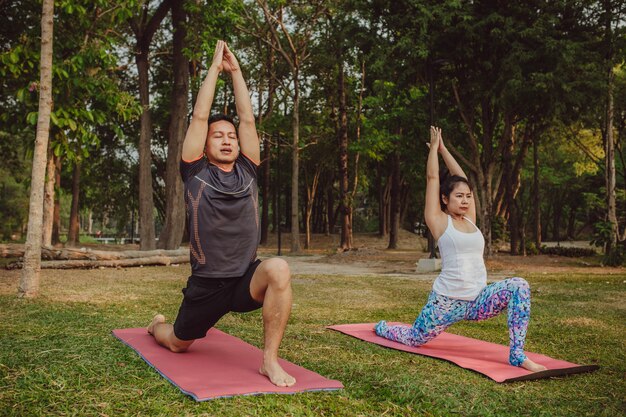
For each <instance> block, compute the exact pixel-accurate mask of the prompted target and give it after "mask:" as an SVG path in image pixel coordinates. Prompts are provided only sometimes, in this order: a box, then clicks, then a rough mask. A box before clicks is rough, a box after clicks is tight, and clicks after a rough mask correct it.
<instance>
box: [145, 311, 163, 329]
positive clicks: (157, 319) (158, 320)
mask: <svg viewBox="0 0 626 417" xmlns="http://www.w3.org/2000/svg"><path fill="white" fill-rule="evenodd" d="M159 323H165V316H164V315H163V314H157V315H156V316H154V318H153V319H152V323H150V324H149V325H148V327H147V330H148V333H150V334H153V333H152V332H153V330H154V326H156V325H157V324H159Z"/></svg>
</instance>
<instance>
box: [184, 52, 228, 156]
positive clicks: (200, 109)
mask: <svg viewBox="0 0 626 417" xmlns="http://www.w3.org/2000/svg"><path fill="white" fill-rule="evenodd" d="M225 45H226V44H225V43H224V41H217V45H216V46H215V53H214V54H213V62H212V63H211V66H210V67H209V73H208V74H207V76H206V78H205V79H204V82H203V83H202V86H201V87H200V91H198V97H197V98H196V104H195V105H194V107H193V115H192V116H191V122H190V123H189V128H188V129H187V134H186V135H185V141H184V142H183V153H182V158H183V161H195V160H197V159H198V158H200V157H201V156H202V154H203V153H204V147H205V144H206V137H207V133H208V131H209V127H208V125H207V120H209V116H210V114H211V105H212V104H213V97H214V96H215V85H216V84H217V77H218V76H219V75H220V72H221V71H222V69H223V64H222V60H223V56H224V47H225Z"/></svg>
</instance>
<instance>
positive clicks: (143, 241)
mask: <svg viewBox="0 0 626 417" xmlns="http://www.w3.org/2000/svg"><path fill="white" fill-rule="evenodd" d="M169 8H170V1H169V0H164V1H162V2H161V3H160V4H159V6H158V7H157V9H156V10H155V12H154V14H153V15H152V17H150V18H148V11H149V10H148V4H147V2H146V3H144V4H143V6H142V10H141V15H140V16H139V17H133V18H132V19H131V20H130V25H131V28H132V30H133V32H134V34H135V41H136V48H137V49H136V51H135V63H136V64H137V74H138V76H139V102H140V104H141V107H142V112H141V119H140V123H141V129H140V133H139V146H138V152H139V238H140V247H141V249H142V250H152V249H154V248H155V247H156V242H155V230H154V195H153V191H152V152H151V148H150V145H151V141H152V118H151V114H150V74H149V69H150V63H149V54H150V44H151V43H152V38H153V36H154V33H155V32H156V30H157V28H158V27H159V25H160V24H161V22H162V21H163V19H164V18H165V16H166V15H167V12H168V11H169Z"/></svg>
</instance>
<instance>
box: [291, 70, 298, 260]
mask: <svg viewBox="0 0 626 417" xmlns="http://www.w3.org/2000/svg"><path fill="white" fill-rule="evenodd" d="M299 77H300V75H299V72H298V69H296V70H295V71H294V74H293V82H294V88H293V90H294V91H293V119H292V122H291V127H292V130H293V141H292V143H291V146H292V148H291V252H292V253H298V252H300V222H299V221H298V213H299V210H298V208H299V207H298V204H299V203H298V197H299V195H298V194H299V193H298V180H299V171H300V162H299V158H300V86H299Z"/></svg>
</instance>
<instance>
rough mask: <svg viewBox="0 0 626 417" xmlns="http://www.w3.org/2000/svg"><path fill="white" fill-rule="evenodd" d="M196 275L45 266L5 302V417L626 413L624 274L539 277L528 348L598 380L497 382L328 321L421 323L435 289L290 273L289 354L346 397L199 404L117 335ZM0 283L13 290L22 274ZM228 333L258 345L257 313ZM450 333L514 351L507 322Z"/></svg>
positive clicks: (0, 340) (0, 385)
mask: <svg viewBox="0 0 626 417" xmlns="http://www.w3.org/2000/svg"><path fill="white" fill-rule="evenodd" d="M187 272H188V271H187V268H186V267H181V268H172V267H169V268H167V267H163V268H136V269H126V270H112V269H107V270H94V271H69V272H68V271H44V272H43V276H42V295H41V297H39V298H38V299H36V300H19V299H16V298H15V296H14V294H13V293H12V292H11V291H9V290H6V288H8V286H6V285H5V291H4V295H0V347H1V349H0V415H15V416H51V415H55V416H62V415H77V416H83V415H85V416H97V415H103V416H104V415H107V416H122V415H137V416H140V415H141V416H185V415H211V416H240V415H241V416H244V415H245V416H287V415H290V416H381V415H385V416H405V415H406V416H413V415H415V416H440V415H441V416H448V415H450V416H457V415H460V416H520V415H528V416H577V415H581V416H585V415H588V416H621V415H624V414H625V412H626V406H625V404H626V402H625V393H626V381H625V375H626V361H625V359H626V358H625V356H626V355H625V351H626V349H625V342H626V336H625V334H626V332H625V323H626V303H625V301H626V297H625V294H626V275H555V274H552V275H550V274H548V275H544V274H541V275H530V276H527V279H528V281H529V282H530V283H531V286H532V288H533V291H534V292H533V312H532V320H531V327H530V329H529V335H528V342H527V348H528V350H531V351H535V352H540V353H543V354H547V355H550V356H553V357H556V358H560V359H564V360H569V361H573V362H577V363H581V364H598V365H600V366H601V369H600V370H599V371H596V372H593V373H588V374H580V375H574V376H570V377H564V378H557V379H550V380H538V381H530V382H519V383H511V384H497V383H495V382H492V381H491V380H489V379H487V378H486V377H483V376H481V375H479V374H477V373H474V372H471V371H467V370H463V369H461V368H459V367H457V366H454V365H452V364H450V363H448V362H444V361H440V360H436V359H432V358H427V357H422V356H418V355H411V354H406V353H400V352H397V351H393V350H389V349H384V348H381V347H378V346H375V345H371V344H367V343H363V342H360V341H358V340H356V339H354V338H351V337H348V336H344V335H341V334H339V333H336V332H332V331H328V330H324V326H326V325H329V324H338V323H356V322H369V321H371V322H373V321H377V320H379V319H383V318H384V319H388V320H397V321H404V322H412V320H413V319H414V318H415V317H414V316H415V315H416V314H417V312H418V310H419V309H420V307H421V306H422V305H423V303H424V302H425V300H426V296H427V293H428V291H429V289H430V285H431V283H430V282H425V281H417V280H411V279H401V278H388V277H383V276H375V277H337V276H315V275H303V276H297V277H295V278H294V283H293V288H294V291H295V299H294V308H293V312H292V316H291V319H290V322H289V326H288V329H287V333H286V335H285V339H284V342H283V345H282V347H281V355H282V357H284V358H285V359H287V360H290V361H292V362H295V363H297V364H299V365H302V366H304V367H307V368H309V369H311V370H314V371H316V372H318V373H320V374H322V375H324V376H326V377H328V378H333V379H338V380H340V381H342V382H343V384H344V385H345V389H344V390H341V391H336V392H317V393H304V394H296V395H262V396H254V397H235V398H229V399H218V400H213V401H207V402H202V403H197V402H195V401H193V400H192V399H191V398H190V397H187V396H185V395H183V394H181V393H180V391H179V390H178V389H177V388H175V387H174V386H173V385H171V384H170V383H169V382H167V381H166V380H165V379H164V378H162V377H161V376H160V375H158V374H157V373H156V372H155V371H154V370H153V369H152V368H150V367H149V366H148V365H146V364H145V362H144V361H143V360H141V359H140V358H139V356H138V355H137V354H136V353H135V352H134V351H133V350H131V349H130V348H128V347H126V346H124V345H123V344H122V343H120V342H119V341H117V340H116V339H115V338H114V337H112V336H111V333H110V332H111V329H113V328H122V327H138V326H143V325H145V324H146V323H148V321H149V320H150V318H151V317H152V316H153V315H154V313H155V312H157V311H160V312H163V313H164V314H166V316H167V317H168V318H170V319H171V318H173V317H174V316H175V314H176V311H177V309H178V303H179V301H180V288H181V286H182V285H183V283H184V280H185V277H186V274H187ZM6 274H7V273H6V272H0V283H4V284H11V285H12V284H13V283H14V282H15V280H16V275H15V274H13V275H10V276H8V277H7V276H3V275H6ZM217 327H218V328H220V329H221V330H224V331H226V332H228V333H230V334H233V335H235V336H237V337H240V338H242V339H244V340H246V341H248V342H250V343H252V344H254V345H256V346H260V345H261V336H262V335H261V316H260V313H259V312H254V313H248V314H231V315H229V316H227V317H225V318H224V319H223V320H222V321H220V323H218V326H217ZM450 331H451V332H453V333H458V334H463V335H465V336H469V337H475V338H481V339H484V340H488V341H492V342H496V343H502V344H506V343H507V331H506V319H505V317H504V316H500V317H497V318H495V319H492V320H489V321H485V322H481V323H459V324H458V325H455V326H453V327H452V328H451V329H450Z"/></svg>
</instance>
